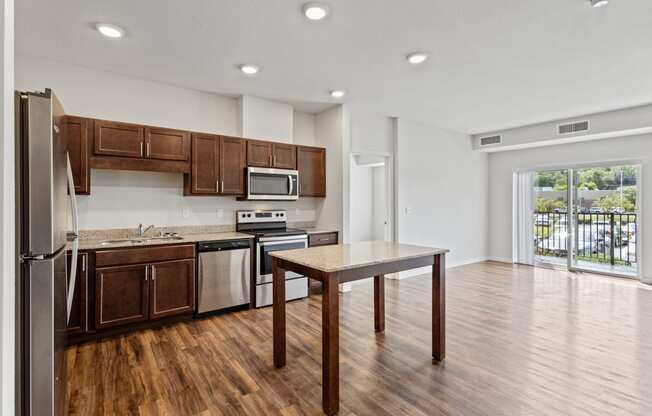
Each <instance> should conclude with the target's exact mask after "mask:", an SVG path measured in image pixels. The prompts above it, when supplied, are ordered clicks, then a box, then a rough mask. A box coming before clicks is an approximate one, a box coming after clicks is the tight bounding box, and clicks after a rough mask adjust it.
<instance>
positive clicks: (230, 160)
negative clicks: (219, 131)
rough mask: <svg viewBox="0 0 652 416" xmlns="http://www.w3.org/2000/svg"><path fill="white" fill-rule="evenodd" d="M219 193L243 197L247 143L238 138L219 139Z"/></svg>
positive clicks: (224, 137) (225, 137)
mask: <svg viewBox="0 0 652 416" xmlns="http://www.w3.org/2000/svg"><path fill="white" fill-rule="evenodd" d="M219 160H220V162H219V165H220V167H219V170H220V193H221V194H222V195H244V193H245V180H244V178H245V168H246V167H247V141H246V140H245V139H241V138H238V137H228V136H221V137H220V151H219Z"/></svg>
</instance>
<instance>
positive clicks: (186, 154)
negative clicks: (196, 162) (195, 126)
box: [145, 127, 190, 161]
mask: <svg viewBox="0 0 652 416" xmlns="http://www.w3.org/2000/svg"><path fill="white" fill-rule="evenodd" d="M145 157H147V158H149V159H159V160H183V161H187V160H189V159H190V133H188V132H186V131H181V130H172V129H161V128H156V127H145Z"/></svg>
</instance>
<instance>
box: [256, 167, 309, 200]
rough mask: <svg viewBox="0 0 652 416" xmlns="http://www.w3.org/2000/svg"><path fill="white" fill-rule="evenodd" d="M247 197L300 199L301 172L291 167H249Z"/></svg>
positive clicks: (258, 198)
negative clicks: (290, 168)
mask: <svg viewBox="0 0 652 416" xmlns="http://www.w3.org/2000/svg"><path fill="white" fill-rule="evenodd" d="M247 199H251V200H266V201H293V200H297V199H299V172H298V171H296V170H289V169H268V168H252V167H249V168H247Z"/></svg>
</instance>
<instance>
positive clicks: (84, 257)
mask: <svg viewBox="0 0 652 416" xmlns="http://www.w3.org/2000/svg"><path fill="white" fill-rule="evenodd" d="M81 258H82V272H85V271H86V255H85V254H82V256H81Z"/></svg>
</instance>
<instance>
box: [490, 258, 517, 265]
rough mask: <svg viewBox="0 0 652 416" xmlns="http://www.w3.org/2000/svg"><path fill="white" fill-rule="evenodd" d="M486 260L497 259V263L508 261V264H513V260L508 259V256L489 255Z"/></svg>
mask: <svg viewBox="0 0 652 416" xmlns="http://www.w3.org/2000/svg"><path fill="white" fill-rule="evenodd" d="M487 260H490V261H497V262H499V263H510V264H514V260H512V259H509V258H507V257H489V258H488V259H487Z"/></svg>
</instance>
